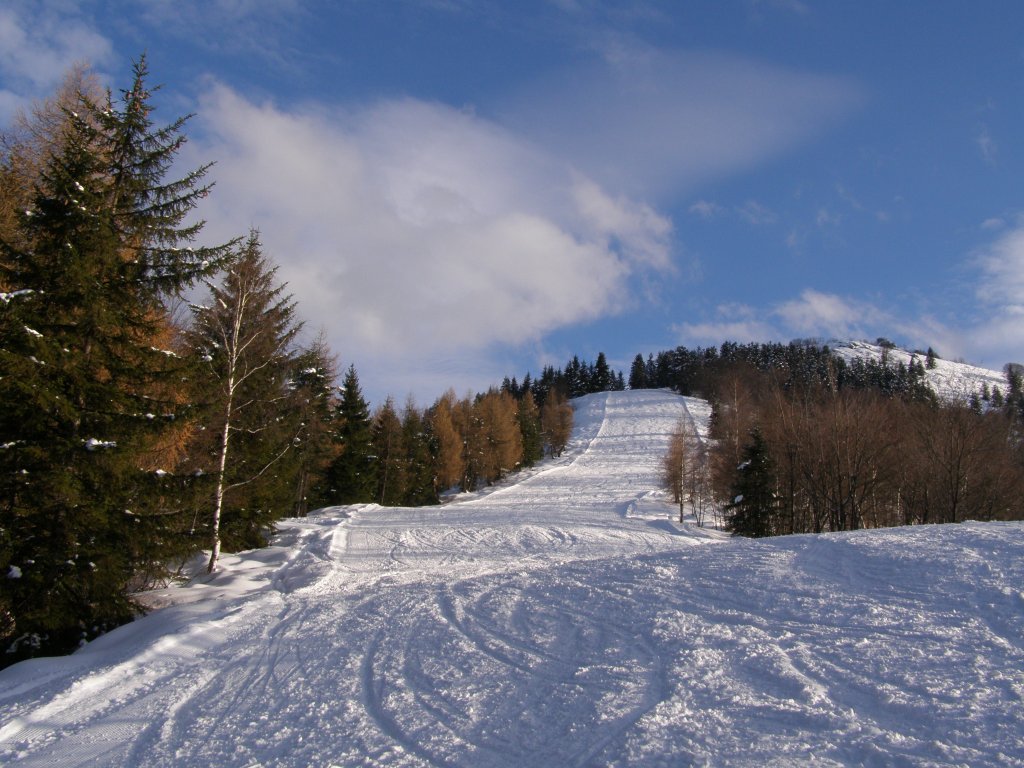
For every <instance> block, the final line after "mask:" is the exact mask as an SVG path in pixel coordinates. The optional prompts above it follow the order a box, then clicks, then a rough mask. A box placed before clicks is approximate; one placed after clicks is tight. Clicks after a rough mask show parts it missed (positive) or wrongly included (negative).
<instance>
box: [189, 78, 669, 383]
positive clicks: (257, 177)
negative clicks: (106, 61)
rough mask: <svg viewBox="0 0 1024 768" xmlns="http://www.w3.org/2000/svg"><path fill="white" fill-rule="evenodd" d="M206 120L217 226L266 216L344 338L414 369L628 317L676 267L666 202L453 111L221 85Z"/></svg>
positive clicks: (298, 290) (282, 256) (340, 341)
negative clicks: (647, 198)
mask: <svg viewBox="0 0 1024 768" xmlns="http://www.w3.org/2000/svg"><path fill="white" fill-rule="evenodd" d="M200 115H201V122H200V123H199V127H200V128H202V129H204V132H203V133H202V134H201V135H198V136H196V137H195V138H194V140H193V141H192V142H190V145H189V146H190V147H191V150H190V151H192V152H194V153H197V154H196V158H197V159H200V158H206V157H208V158H212V159H216V160H217V166H216V170H215V172H216V177H217V187H216V188H215V192H214V195H212V196H211V199H210V206H209V208H207V209H205V210H204V214H205V215H206V217H207V218H208V219H209V220H210V221H211V222H215V223H213V224H211V227H212V228H213V229H212V230H211V234H219V235H220V236H221V237H227V236H230V235H233V234H237V233H238V232H241V231H244V230H245V228H247V227H249V226H250V225H252V224H255V225H256V226H258V227H259V228H260V229H261V230H262V232H263V238H264V242H265V245H266V249H267V252H268V254H269V255H271V256H272V257H273V258H274V259H275V260H276V261H277V262H278V263H279V264H280V273H279V274H280V276H281V277H282V279H284V280H287V281H288V283H289V289H290V290H291V291H292V292H293V293H294V294H295V296H296V298H297V299H298V300H299V302H300V307H301V309H302V311H303V313H304V314H305V315H306V316H307V317H309V318H316V319H317V320H318V321H319V322H323V323H324V324H325V326H326V330H327V333H328V336H329V338H330V341H331V342H332V346H333V348H335V349H336V350H338V352H339V354H341V355H342V356H343V357H344V358H346V359H349V360H353V359H355V360H357V361H360V362H361V361H369V363H370V364H372V365H373V367H375V368H378V369H381V370H383V369H388V370H390V371H391V372H392V375H394V376H395V377H397V379H398V380H401V379H402V377H403V376H404V377H405V379H406V380H408V379H409V378H410V377H411V376H413V375H414V374H415V373H418V372H419V370H420V369H421V367H423V366H426V365H428V361H429V364H430V365H434V364H435V363H434V362H433V361H436V360H438V359H441V360H444V359H453V358H461V359H462V361H463V364H466V361H469V360H476V361H477V363H478V365H477V368H478V369H479V367H480V365H479V361H480V360H481V359H482V356H486V353H487V349H488V347H489V346H490V345H493V344H496V343H497V344H511V345H516V344H524V343H528V342H534V341H536V340H538V339H540V338H541V337H542V336H543V335H544V334H546V333H548V332H550V331H552V330H554V329H557V328H560V327H564V326H566V325H570V324H573V323H579V322H583V321H587V320H592V319H595V318H598V317H603V316H607V315H609V314H614V313H617V312H619V311H622V310H624V309H625V308H627V307H628V306H630V302H631V301H632V299H631V293H632V292H631V289H630V285H631V280H632V279H633V278H634V277H639V278H642V277H643V275H644V274H645V273H648V272H650V271H651V270H654V271H661V270H665V269H669V268H671V263H672V262H671V253H670V252H671V235H672V227H671V224H670V222H669V221H668V220H667V219H665V218H664V217H663V216H661V215H660V214H658V213H657V212H656V211H655V210H653V209H652V208H650V207H649V206H647V205H645V204H643V203H640V202H637V201H635V200H632V199H630V198H627V197H625V196H622V195H617V194H616V195H613V194H611V193H609V192H608V191H606V190H605V189H604V188H603V187H601V186H600V185H598V184H597V183H596V182H594V181H593V180H592V179H590V178H588V177H586V176H584V175H582V174H580V173H579V172H575V171H572V170H571V169H570V168H568V167H567V166H565V165H564V164H562V163H560V162H558V161H557V160H555V159H554V158H552V157H551V156H550V155H548V154H546V153H544V152H542V151H540V150H538V149H537V148H535V147H533V146H532V145H530V144H529V143H527V142H525V141H523V140H522V139H520V138H519V137H517V136H515V135H514V134H511V133H509V132H508V131H506V130H504V129H503V128H501V127H499V126H497V125H495V124H494V123H492V122H489V121H487V120H484V119H481V118H479V117H476V116H474V115H471V114H467V113H465V112H461V111H458V110H455V109H452V108H450V107H447V106H444V105H440V104H434V103H426V102H422V101H418V100H413V99H405V100H398V101H384V102H380V103H377V104H375V105H373V106H371V107H367V108H363V109H359V110H355V111H343V110H325V109H312V108H311V109H308V110H293V111H286V110H284V109H281V108H278V107H276V106H274V105H272V104H254V103H252V102H250V101H248V100H246V99H245V98H243V97H242V96H240V95H239V94H238V93H236V92H235V91H233V90H231V89H230V88H227V87H226V86H223V85H219V84H213V85H211V87H210V89H209V91H208V92H207V93H206V95H205V97H204V98H203V100H202V104H201V109H200ZM480 375H481V372H480V370H477V371H476V376H477V378H478V377H479V376H480ZM484 375H487V376H493V372H492V371H485V372H484ZM476 380H477V379H471V380H470V381H473V382H474V383H475V382H476ZM484 383H486V382H484ZM406 386H408V385H406ZM401 391H402V390H401V389H400V390H399V392H401Z"/></svg>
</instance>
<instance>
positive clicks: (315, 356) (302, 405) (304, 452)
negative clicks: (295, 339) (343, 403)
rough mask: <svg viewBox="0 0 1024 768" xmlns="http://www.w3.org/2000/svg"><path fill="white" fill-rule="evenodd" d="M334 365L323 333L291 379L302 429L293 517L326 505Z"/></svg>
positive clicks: (332, 429)
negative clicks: (325, 488)
mask: <svg viewBox="0 0 1024 768" xmlns="http://www.w3.org/2000/svg"><path fill="white" fill-rule="evenodd" d="M336 377H337V371H336V362H335V359H334V357H333V355H332V354H331V352H330V349H329V348H328V346H327V340H326V339H325V338H324V335H323V333H321V334H319V335H318V336H317V337H316V339H315V340H314V341H313V343H312V344H311V345H310V346H309V347H307V348H305V349H303V350H301V351H300V352H299V355H298V357H297V358H296V360H295V373H294V374H293V377H292V387H293V396H292V400H293V401H294V403H295V406H294V407H295V410H296V416H297V417H298V419H299V421H300V423H301V425H302V433H303V434H302V439H301V442H300V443H299V444H298V445H297V446H296V449H295V462H296V465H297V466H296V471H295V475H296V477H295V495H294V509H293V514H294V515H295V516H296V517H303V516H305V515H306V514H307V513H308V512H309V510H311V509H317V508H318V507H322V506H324V505H325V504H327V503H328V498H327V496H326V494H325V490H324V483H325V479H326V472H327V467H328V466H330V463H331V461H332V460H333V459H334V457H335V456H337V446H336V443H335V440H334V433H335V430H336V429H337V424H336V423H335V417H336V414H337V409H336V405H337V404H336V403H335V401H334V391H335V378H336Z"/></svg>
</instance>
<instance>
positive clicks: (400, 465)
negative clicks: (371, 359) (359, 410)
mask: <svg viewBox="0 0 1024 768" xmlns="http://www.w3.org/2000/svg"><path fill="white" fill-rule="evenodd" d="M403 438H404V435H403V432H402V422H401V421H400V420H399V418H398V413H397V412H396V411H395V403H394V401H393V400H392V399H391V398H390V397H389V398H387V400H385V401H384V405H382V406H381V407H380V408H378V409H377V412H376V414H374V417H373V429H372V440H371V445H372V447H373V455H374V459H375V463H376V469H377V472H376V475H377V489H376V494H375V501H376V502H377V503H378V504H381V505H383V506H388V507H395V506H398V505H400V504H402V503H403V502H404V501H405V497H406V490H407V479H408V478H407V477H406V468H407V458H408V457H407V455H406V448H405V445H404V441H403Z"/></svg>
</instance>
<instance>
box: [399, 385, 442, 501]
mask: <svg viewBox="0 0 1024 768" xmlns="http://www.w3.org/2000/svg"><path fill="white" fill-rule="evenodd" d="M402 444H403V445H404V446H405V477H406V489H405V500H404V502H403V503H405V504H408V505H409V506H413V507H420V506H424V505H427V504H436V503H437V491H436V490H435V488H434V462H433V457H432V456H431V454H430V435H429V434H428V433H427V425H426V421H425V419H424V417H423V414H422V413H421V412H420V411H419V409H417V408H416V403H414V402H413V400H412V397H411V396H410V398H409V400H408V402H406V404H405V411H404V412H403V414H402Z"/></svg>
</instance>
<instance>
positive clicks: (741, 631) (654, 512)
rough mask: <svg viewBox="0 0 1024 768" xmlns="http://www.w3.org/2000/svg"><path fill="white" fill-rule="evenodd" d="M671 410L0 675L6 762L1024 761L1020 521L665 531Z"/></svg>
mask: <svg viewBox="0 0 1024 768" xmlns="http://www.w3.org/2000/svg"><path fill="white" fill-rule="evenodd" d="M686 418H690V419H693V420H694V421H695V423H696V425H697V427H698V430H699V431H701V432H702V433H706V428H707V419H708V408H707V405H706V404H705V403H703V402H701V401H698V400H692V399H685V398H681V397H677V396H675V395H672V394H670V393H667V392H660V391H638V392H627V393H610V394H600V395H592V396H589V397H587V398H583V399H582V400H580V401H578V402H577V414H576V423H577V426H576V431H575V434H574V439H573V443H572V444H571V446H570V448H569V450H568V451H567V452H566V454H565V455H564V456H563V457H562V458H561V459H558V460H555V461H553V462H550V463H548V464H545V465H544V466H543V467H541V468H539V469H537V470H534V471H532V473H530V474H529V475H528V476H526V477H525V478H523V479H521V480H520V481H519V482H517V483H515V484H514V485H508V486H505V487H501V488H497V489H491V490H490V492H488V493H483V494H479V495H466V496H464V497H461V499H462V500H459V501H455V502H453V503H451V504H448V505H446V506H444V507H438V508H429V509H416V510H409V509H382V508H379V507H375V506H367V507H360V508H344V509H343V508H332V509H327V510H324V511H322V512H321V513H319V514H317V515H314V516H311V517H309V518H306V519H303V520H294V521H288V522H285V523H284V524H283V525H282V526H281V533H280V535H279V536H278V538H277V540H276V544H275V546H273V547H270V548H267V549H263V550H259V551H255V552H251V553H244V554H242V555H239V556H233V557H228V558H226V559H225V563H224V568H223V569H222V570H221V571H220V572H219V573H217V574H215V575H213V576H212V577H204V578H201V579H197V580H196V581H194V582H193V583H191V584H190V585H188V586H186V587H182V588H176V589H170V590H166V591H165V592H163V593H158V594H154V595H152V596H151V597H150V599H151V601H152V602H153V603H154V604H160V605H163V607H161V608H159V609H157V610H155V611H154V612H153V613H151V614H150V615H149V616H148V617H146V618H144V619H141V620H139V621H137V622H134V623H133V624H130V625H128V626H125V627H122V628H120V629H119V630H117V631H114V632H111V633H109V634H108V635H106V636H104V637H102V638H100V639H99V640H97V641H95V642H93V643H92V644H90V645H89V646H86V647H85V648H83V649H81V650H80V651H79V652H78V653H76V654H74V655H72V656H70V657H66V658H63V659H40V660H35V661H30V662H24V663H21V664H18V665H15V666H13V667H10V668H8V669H7V670H5V671H3V672H0V764H3V765H10V764H18V765H24V766H54V765H60V766H84V765H118V766H214V765H216V766H240V767H246V766H331V765H335V766H369V765H387V766H427V765H430V766H520V767H529V766H537V767H538V768H540V767H544V768H548V767H549V766H585V765H594V766H603V765H640V766H685V765H749V766H763V765H772V764H774V765H799V764H814V765H826V766H827V765H965V766H979V765H1011V764H1018V765H1019V764H1024V593H1022V591H1021V590H1022V589H1024V527H1022V526H1021V525H1018V524H973V523H967V524H963V525H957V526H941V527H920V528H912V529H893V530H886V531H874V532H860V533H855V534H848V535H828V536H795V537H787V538H780V539H774V540H761V541H751V540H734V539H729V538H726V537H724V536H722V535H721V534H716V533H714V532H708V531H705V530H703V529H699V528H697V527H696V526H694V525H692V524H689V523H685V524H682V525H679V524H677V523H676V522H674V519H675V514H676V513H675V511H674V510H673V508H672V507H671V506H670V505H669V504H667V503H665V500H664V498H663V496H662V494H661V493H660V492H659V491H658V490H657V489H658V486H659V474H660V464H661V460H662V456H663V454H664V452H665V449H666V446H667V442H668V435H669V433H670V432H671V431H672V429H673V428H674V427H675V426H676V424H677V423H678V422H679V420H680V419H686Z"/></svg>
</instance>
